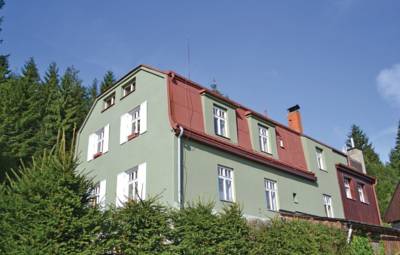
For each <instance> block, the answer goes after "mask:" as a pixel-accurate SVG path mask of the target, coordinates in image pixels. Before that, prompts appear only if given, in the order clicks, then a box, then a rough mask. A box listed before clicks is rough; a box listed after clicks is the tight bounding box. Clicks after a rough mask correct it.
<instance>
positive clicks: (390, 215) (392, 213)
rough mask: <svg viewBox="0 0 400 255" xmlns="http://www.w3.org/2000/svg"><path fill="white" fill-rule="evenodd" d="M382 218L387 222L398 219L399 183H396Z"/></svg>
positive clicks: (399, 207) (399, 210)
mask: <svg viewBox="0 0 400 255" xmlns="http://www.w3.org/2000/svg"><path fill="white" fill-rule="evenodd" d="M384 220H385V221H386V222H389V223H393V222H399V221H400V183H399V184H397V187H396V190H395V191H394V193H393V196H392V200H390V203H389V207H388V208H387V209H386V213H385V217H384Z"/></svg>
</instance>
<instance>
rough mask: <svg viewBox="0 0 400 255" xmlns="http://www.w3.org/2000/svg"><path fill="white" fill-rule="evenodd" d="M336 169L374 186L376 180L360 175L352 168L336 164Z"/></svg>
mask: <svg viewBox="0 0 400 255" xmlns="http://www.w3.org/2000/svg"><path fill="white" fill-rule="evenodd" d="M336 168H338V169H339V170H342V171H343V172H346V173H348V174H352V175H355V176H357V177H358V178H360V179H362V180H364V181H366V182H368V183H370V184H375V182H376V179H375V178H374V177H372V176H369V175H366V174H364V173H361V172H360V171H358V170H357V169H355V168H354V167H351V166H347V165H344V164H342V163H339V164H336Z"/></svg>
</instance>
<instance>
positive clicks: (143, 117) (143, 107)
mask: <svg viewBox="0 0 400 255" xmlns="http://www.w3.org/2000/svg"><path fill="white" fill-rule="evenodd" d="M139 114H140V133H141V134H143V133H144V132H146V130H147V101H144V102H143V103H141V104H140V113H139Z"/></svg>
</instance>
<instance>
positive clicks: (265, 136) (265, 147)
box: [258, 125, 271, 153]
mask: <svg viewBox="0 0 400 255" xmlns="http://www.w3.org/2000/svg"><path fill="white" fill-rule="evenodd" d="M258 138H259V142H260V150H261V151H262V152H266V153H271V143H270V138H269V128H267V127H264V126H261V125H258Z"/></svg>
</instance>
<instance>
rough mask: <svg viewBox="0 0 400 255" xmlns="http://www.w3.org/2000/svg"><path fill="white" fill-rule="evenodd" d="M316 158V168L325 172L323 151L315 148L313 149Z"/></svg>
mask: <svg viewBox="0 0 400 255" xmlns="http://www.w3.org/2000/svg"><path fill="white" fill-rule="evenodd" d="M315 152H316V156H317V163H318V168H319V169H320V170H326V169H325V162H324V154H323V153H324V151H323V150H322V149H321V148H318V147H316V148H315Z"/></svg>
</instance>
